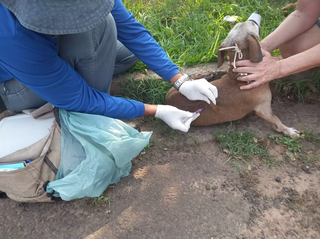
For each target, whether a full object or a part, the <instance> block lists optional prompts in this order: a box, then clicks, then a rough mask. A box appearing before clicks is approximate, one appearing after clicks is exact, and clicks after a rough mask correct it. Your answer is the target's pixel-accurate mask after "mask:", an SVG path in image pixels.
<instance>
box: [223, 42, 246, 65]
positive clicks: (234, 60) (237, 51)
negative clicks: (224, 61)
mask: <svg viewBox="0 0 320 239" xmlns="http://www.w3.org/2000/svg"><path fill="white" fill-rule="evenodd" d="M228 49H234V51H235V52H236V54H234V59H233V68H237V67H236V59H237V55H238V58H239V59H242V57H243V54H242V51H241V49H240V48H239V47H238V45H237V44H235V46H229V47H224V48H220V49H219V51H222V50H228Z"/></svg>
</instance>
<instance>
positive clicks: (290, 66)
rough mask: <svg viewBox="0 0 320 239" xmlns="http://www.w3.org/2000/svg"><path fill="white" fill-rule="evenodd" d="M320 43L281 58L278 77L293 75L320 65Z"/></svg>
mask: <svg viewBox="0 0 320 239" xmlns="http://www.w3.org/2000/svg"><path fill="white" fill-rule="evenodd" d="M318 52H320V44H318V45H316V46H314V47H312V48H310V49H309V50H307V51H304V52H302V53H299V54H296V55H293V56H291V57H288V58H286V59H282V60H280V64H281V65H280V72H279V75H278V76H277V78H281V77H284V76H288V75H292V74H295V73H298V72H301V71H305V70H308V69H311V68H314V67H317V66H320V57H319V53H318Z"/></svg>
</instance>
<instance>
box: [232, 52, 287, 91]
mask: <svg viewBox="0 0 320 239" xmlns="http://www.w3.org/2000/svg"><path fill="white" fill-rule="evenodd" d="M261 51H262V55H263V60H262V62H260V63H253V62H251V61H249V60H243V61H237V62H236V67H237V68H234V69H233V72H235V73H248V75H247V76H239V77H238V78H237V80H239V81H247V82H248V81H249V82H250V81H251V82H252V83H250V84H248V85H245V86H241V87H240V89H241V90H248V89H252V88H255V87H258V86H259V85H262V84H265V83H268V82H269V81H272V80H274V79H276V78H279V76H280V70H281V63H280V61H276V60H274V59H273V58H272V56H271V55H270V53H269V52H267V51H265V50H263V49H261ZM229 65H230V62H229ZM238 67H239V68H238Z"/></svg>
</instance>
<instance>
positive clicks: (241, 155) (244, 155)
mask: <svg viewBox="0 0 320 239" xmlns="http://www.w3.org/2000/svg"><path fill="white" fill-rule="evenodd" d="M215 136H216V140H217V141H218V142H219V143H220V147H221V148H223V149H227V151H226V152H228V154H229V156H231V157H232V158H233V159H235V160H236V161H240V162H242V163H244V164H246V165H248V169H249V168H251V166H250V167H249V164H248V163H247V160H248V159H251V158H253V157H254V156H257V157H259V158H260V159H261V160H262V161H263V162H265V163H266V164H267V165H268V167H269V166H277V163H275V161H274V157H273V156H272V155H269V154H268V152H267V150H266V149H265V148H264V147H263V146H262V145H261V144H259V143H258V140H257V139H256V137H255V134H254V133H251V132H245V131H232V130H230V129H229V130H228V131H222V132H218V133H217V134H216V135H215ZM234 163H235V162H233V166H235V165H234Z"/></svg>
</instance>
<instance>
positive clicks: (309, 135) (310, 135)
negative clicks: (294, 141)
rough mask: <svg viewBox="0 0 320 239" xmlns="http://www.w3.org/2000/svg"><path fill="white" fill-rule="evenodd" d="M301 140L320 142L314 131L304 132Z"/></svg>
mask: <svg viewBox="0 0 320 239" xmlns="http://www.w3.org/2000/svg"><path fill="white" fill-rule="evenodd" d="M301 138H302V139H306V140H308V141H310V142H316V141H320V137H319V136H316V135H314V133H313V131H308V130H306V131H303V132H302V134H301Z"/></svg>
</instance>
